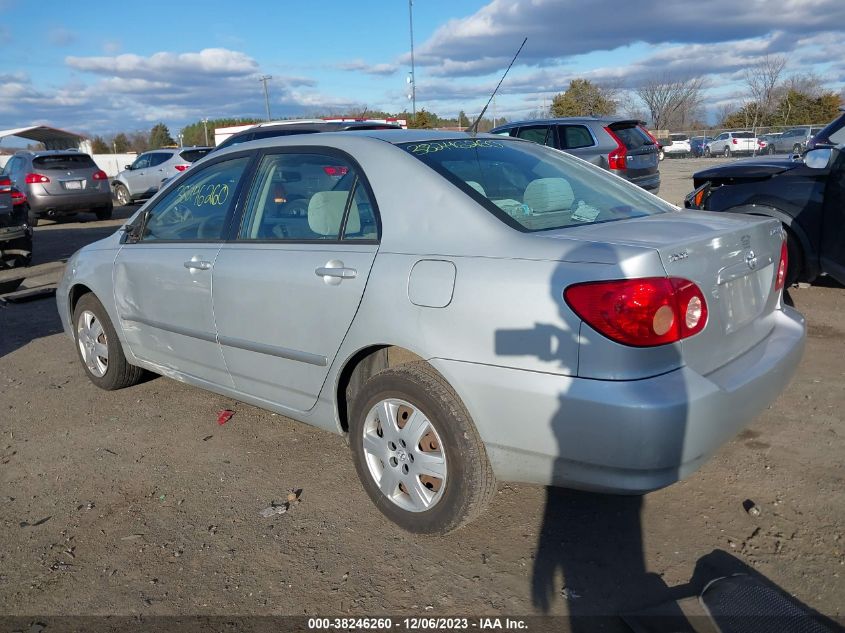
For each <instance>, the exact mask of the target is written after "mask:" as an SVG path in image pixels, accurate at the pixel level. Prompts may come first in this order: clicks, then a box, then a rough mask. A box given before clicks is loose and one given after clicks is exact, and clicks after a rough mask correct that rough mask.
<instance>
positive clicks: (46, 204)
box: [3, 150, 112, 226]
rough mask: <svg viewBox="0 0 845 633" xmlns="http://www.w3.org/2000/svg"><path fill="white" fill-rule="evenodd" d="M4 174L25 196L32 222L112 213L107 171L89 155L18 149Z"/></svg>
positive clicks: (105, 218)
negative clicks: (70, 216) (44, 218)
mask: <svg viewBox="0 0 845 633" xmlns="http://www.w3.org/2000/svg"><path fill="white" fill-rule="evenodd" d="M3 175H4V176H6V177H7V178H9V180H11V182H12V184H13V185H14V186H15V188H17V189H18V191H20V192H21V193H22V194H23V195H24V196H26V199H27V204H28V205H29V214H30V216H29V225H30V226H37V225H38V219H39V217H41V216H46V217H48V218H54V217H59V216H62V215H71V214H75V213H78V212H79V211H90V212H92V213H93V214H94V215H96V216H97V219H98V220H108V219H109V218H111V215H112V199H111V192H110V191H109V179H108V176H106V172H104V171H103V170H102V169H100V168H99V167H97V164H96V163H95V162H94V159H92V158H91V157H90V156H89V155H88V154H84V153H82V152H79V151H76V150H47V151H35V152H31V151H20V152H17V153H16V154H15V155H14V156H12V158H10V159H9V162H7V163H6V167H5V168H4V169H3Z"/></svg>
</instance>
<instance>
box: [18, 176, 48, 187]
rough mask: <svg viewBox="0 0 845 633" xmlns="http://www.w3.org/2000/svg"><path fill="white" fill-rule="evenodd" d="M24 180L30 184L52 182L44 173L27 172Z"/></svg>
mask: <svg viewBox="0 0 845 633" xmlns="http://www.w3.org/2000/svg"><path fill="white" fill-rule="evenodd" d="M24 180H25V181H26V184H28V185H35V184H38V183H39V182H50V179H49V178H47V176H44V175H43V174H27V175H26V177H25V178H24Z"/></svg>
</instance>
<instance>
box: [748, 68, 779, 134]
mask: <svg viewBox="0 0 845 633" xmlns="http://www.w3.org/2000/svg"><path fill="white" fill-rule="evenodd" d="M784 68H786V57H785V56H783V55H775V56H771V55H766V56H765V57H764V58H763V59H762V61H761V62H760V63H758V64H756V65H754V66H752V67H751V68H747V69H746V70H745V73H744V76H745V84H746V85H747V86H748V91H749V92H750V93H751V95H750V96H751V99H752V100H753V101H754V102H755V103H756V104H757V107H756V108H754V117H753V118H752V121H751V125H752V126H753V127H757V125H760V124H762V123H765V122H766V120H767V119H768V118H770V117H771V115H772V113H773V112H774V110H775V107H776V105H777V92H778V86H779V84H780V79H781V75H783V70H784Z"/></svg>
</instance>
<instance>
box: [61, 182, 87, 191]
mask: <svg viewBox="0 0 845 633" xmlns="http://www.w3.org/2000/svg"><path fill="white" fill-rule="evenodd" d="M62 184H64V186H65V189H70V190H76V189H82V181H81V180H65V181H64V183H62Z"/></svg>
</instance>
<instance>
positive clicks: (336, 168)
mask: <svg viewBox="0 0 845 633" xmlns="http://www.w3.org/2000/svg"><path fill="white" fill-rule="evenodd" d="M323 171H324V172H326V175H327V176H334V177H336V178H340V177H341V176H345V175H346V174H347V172H348V171H349V167H343V166H341V165H326V166H325V167H323Z"/></svg>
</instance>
